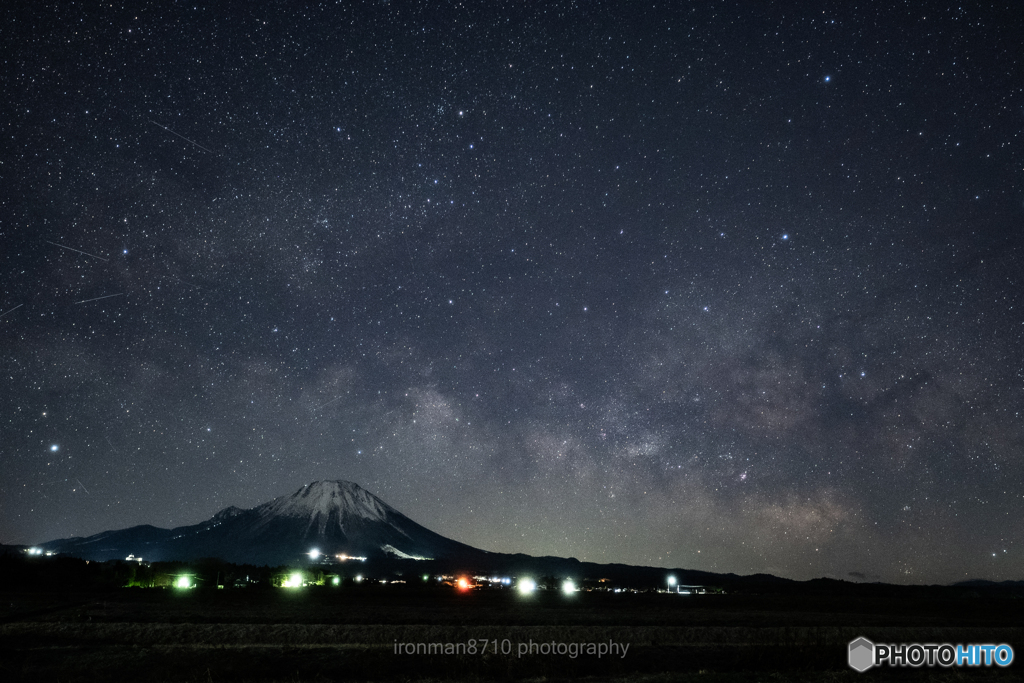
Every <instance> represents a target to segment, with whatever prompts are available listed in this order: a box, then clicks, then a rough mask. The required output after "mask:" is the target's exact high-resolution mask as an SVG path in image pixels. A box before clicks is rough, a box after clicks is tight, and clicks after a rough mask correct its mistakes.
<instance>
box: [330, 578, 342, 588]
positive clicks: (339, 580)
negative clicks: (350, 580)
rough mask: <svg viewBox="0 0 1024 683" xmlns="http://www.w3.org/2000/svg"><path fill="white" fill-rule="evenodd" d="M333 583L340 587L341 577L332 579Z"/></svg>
mask: <svg viewBox="0 0 1024 683" xmlns="http://www.w3.org/2000/svg"><path fill="white" fill-rule="evenodd" d="M331 583H332V584H333V585H335V586H337V585H338V584H339V583H341V578H340V577H337V576H335V577H334V578H333V579H331Z"/></svg>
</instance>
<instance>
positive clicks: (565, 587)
mask: <svg viewBox="0 0 1024 683" xmlns="http://www.w3.org/2000/svg"><path fill="white" fill-rule="evenodd" d="M562 592H563V593H566V594H572V593H575V592H576V584H575V583H573V581H572V579H566V580H565V582H563V583H562Z"/></svg>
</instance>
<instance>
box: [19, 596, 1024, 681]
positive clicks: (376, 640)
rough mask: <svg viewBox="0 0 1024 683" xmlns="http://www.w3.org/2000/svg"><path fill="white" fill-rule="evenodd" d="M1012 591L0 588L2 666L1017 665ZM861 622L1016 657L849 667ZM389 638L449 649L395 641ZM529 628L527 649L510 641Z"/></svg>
mask: <svg viewBox="0 0 1024 683" xmlns="http://www.w3.org/2000/svg"><path fill="white" fill-rule="evenodd" d="M1021 602H1022V601H1021V600H1019V599H1010V598H1003V597H998V596H994V597H985V596H981V597H979V596H977V595H972V594H970V593H966V594H964V595H963V596H960V597H955V598H950V597H944V598H942V599H930V598H927V597H920V596H918V597H906V598H898V597H897V598H893V597H888V598H884V599H883V598H850V597H843V598H838V597H820V596H816V597H800V596H792V595H790V596H765V595H761V596H734V595H703V596H677V595H657V594H628V595H626V594H617V595H616V594H596V593H593V594H590V593H578V594H575V595H573V596H571V597H564V596H562V595H559V594H557V593H538V594H535V595H533V596H531V597H529V598H525V599H524V598H522V597H520V596H518V595H516V594H514V593H513V592H511V591H510V592H494V593H487V592H473V593H468V594H454V593H452V592H450V591H448V590H437V591H419V592H416V591H411V590H410V591H405V590H402V589H400V588H384V587H374V588H363V589H360V588H337V589H332V588H306V589H301V590H294V591H291V590H286V589H277V590H264V591H258V590H253V591H249V590H226V591H225V590H222V591H217V590H190V591H173V590H161V589H124V590H120V591H114V592H107V593H102V594H46V593H22V594H19V593H0V621H2V625H0V681H65V682H73V681H208V682H213V683H220V682H222V681H293V682H298V681H334V680H344V681H362V680H457V681H469V680H494V679H500V680H535V681H540V680H545V681H557V680H564V679H578V678H589V679H590V680H594V681H626V680H630V681H632V680H641V681H677V680H678V681H701V682H708V683H713V682H717V681H723V682H724V681H730V682H731V681H789V680H793V681H854V680H869V679H870V680H879V679H885V680H892V679H900V680H918V681H979V680H1021V679H1022V678H1024V677H1022V676H1021V671H1024V669H1022V662H1021V661H1020V658H1021V657H1024V648H1022V646H1024V638H1022V635H1024V615H1022V612H1024V610H1022V607H1024V605H1022V604H1021ZM858 636H865V637H867V638H869V639H871V640H873V641H874V642H881V643H903V642H918V643H936V642H938V643H944V642H949V643H953V644H956V643H963V644H967V643H997V644H998V643H1007V644H1010V645H1011V646H1013V647H1014V650H1015V652H1016V653H1017V657H1016V659H1017V661H1015V662H1014V663H1013V665H1011V666H1010V667H1008V668H1005V669H997V668H995V667H992V668H984V667H975V668H966V667H964V668H956V667H954V668H951V669H940V668H934V669H932V668H928V667H922V668H920V669H888V668H884V669H871V670H869V671H867V672H865V673H863V674H859V673H857V672H854V671H852V670H851V669H849V668H848V667H847V664H846V646H847V643H848V642H849V641H850V640H853V639H854V638H856V637H858ZM396 643H401V644H409V643H411V644H416V643H424V644H429V643H435V644H442V646H444V645H447V644H451V646H452V649H455V648H459V649H461V650H463V651H462V652H460V653H457V654H454V653H453V654H436V653H435V654H418V655H417V654H396V652H395V650H396ZM530 643H533V644H534V645H535V648H534V651H533V652H529V651H526V652H521V651H522V650H523V649H524V648H526V649H528V648H529V647H530ZM552 643H554V647H555V648H556V649H557V648H558V647H559V644H562V643H564V644H565V646H564V647H565V648H568V647H569V644H571V643H576V644H579V643H584V644H589V643H594V644H605V645H606V646H607V644H608V643H614V644H615V646H616V647H618V648H619V651H618V653H616V654H605V655H604V656H601V657H598V656H597V655H587V654H580V655H579V656H576V657H571V656H570V655H569V654H543V653H542V652H540V651H539V650H541V646H542V644H547V645H548V647H549V648H550V647H552V645H551V644H552ZM627 644H628V650H626V654H625V656H621V648H623V647H624V646H626V645H627ZM474 645H475V650H476V654H470V653H469V651H472V649H473V646H474ZM402 647H404V648H409V647H410V646H409V645H404V646H402ZM411 647H415V645H412V646H411ZM435 647H437V646H436V645H435ZM577 647H579V646H578V645H577ZM484 650H486V652H484ZM495 650H497V652H495Z"/></svg>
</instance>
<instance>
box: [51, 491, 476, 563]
mask: <svg viewBox="0 0 1024 683" xmlns="http://www.w3.org/2000/svg"><path fill="white" fill-rule="evenodd" d="M39 547H40V548H43V549H44V550H47V551H51V552H55V553H60V554H65V555H72V556H76V557H81V558H83V559H89V560H110V559H124V558H125V557H127V556H128V555H134V556H135V557H142V558H144V559H146V560H153V561H159V560H172V559H175V560H193V559H198V558H199V557H220V558H221V559H223V560H227V561H231V562H240V563H250V564H288V563H293V562H298V561H302V560H303V558H304V556H307V557H306V558H305V559H308V554H309V553H310V552H312V551H314V550H316V551H318V552H319V553H322V554H324V555H342V554H343V555H348V556H355V557H388V556H392V557H398V558H403V559H409V558H413V559H436V558H444V559H459V558H464V559H471V558H474V557H478V556H481V555H485V554H487V551H484V550H479V549H477V548H473V547H472V546H469V545H466V544H464V543H460V542H458V541H455V540H452V539H449V538H446V537H444V536H442V535H440V534H438V533H436V532H434V531H431V530H430V529H427V528H426V527H423V526H421V525H420V524H417V523H416V522H414V521H413V520H411V519H409V518H408V517H406V516H405V515H403V514H402V513H401V512H399V511H398V510H396V509H395V508H393V507H391V506H390V505H388V504H387V503H386V502H384V501H383V500H381V499H380V498H378V497H377V496H375V495H373V494H372V493H370V492H369V491H367V490H366V489H363V488H362V487H361V486H359V485H358V484H355V483H353V482H350V481H344V480H333V481H314V482H311V483H309V484H306V485H305V486H302V487H301V488H299V489H298V490H296V491H295V492H293V493H291V494H285V495H282V496H278V497H276V498H274V499H272V500H269V501H267V502H265V503H261V504H259V505H256V506H254V507H252V508H249V509H242V508H239V507H236V506H228V507H226V508H224V509H222V510H220V511H219V512H217V513H216V514H215V515H213V517H211V518H210V519H207V520H204V521H202V522H199V523H197V524H191V525H185V526H180V527H175V528H172V529H162V528H160V527H155V526H152V525H138V526H133V527H128V528H126V529H118V530H109V531H102V532H100V533H98V534H93V535H91V536H86V537H73V538H63V539H55V540H52V541H48V542H46V543H42V544H40V545H39Z"/></svg>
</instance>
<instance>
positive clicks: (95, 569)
mask: <svg viewBox="0 0 1024 683" xmlns="http://www.w3.org/2000/svg"><path fill="white" fill-rule="evenodd" d="M287 571H288V568H287V567H256V566H252V565H236V564H231V563H229V562H224V561H222V560H219V559H215V558H209V559H202V560H197V561H195V562H153V563H139V562H132V561H124V560H109V561H106V562H96V561H90V560H82V559H79V558H77V557H62V556H59V555H57V556H51V557H47V556H27V555H25V554H24V553H22V552H6V553H4V554H2V555H0V591H4V592H11V591H14V592H18V591H104V590H116V589H121V588H126V587H127V588H131V587H138V588H160V587H172V586H174V585H176V582H177V581H178V580H179V579H181V578H182V577H185V578H186V579H187V582H188V584H189V585H190V586H196V587H218V586H223V587H225V588H242V587H244V588H255V589H259V588H271V587H272V586H273V585H274V584H275V581H277V580H278V577H280V576H281V575H282V574H284V573H286V572H287Z"/></svg>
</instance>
